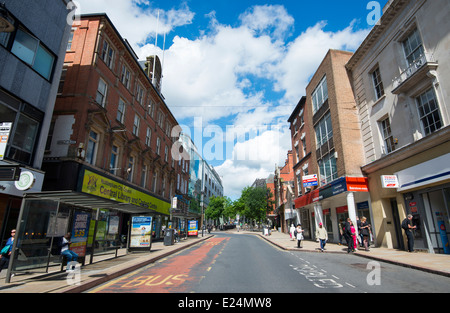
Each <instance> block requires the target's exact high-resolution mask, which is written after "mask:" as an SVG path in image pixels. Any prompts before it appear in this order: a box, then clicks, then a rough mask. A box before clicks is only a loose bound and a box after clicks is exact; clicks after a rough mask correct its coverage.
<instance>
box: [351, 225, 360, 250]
mask: <svg viewBox="0 0 450 313" xmlns="http://www.w3.org/2000/svg"><path fill="white" fill-rule="evenodd" d="M350 231H351V235H352V241H353V249H354V250H358V238H357V237H358V233H357V230H356V227H355V225H353V222H352V221H351V220H350Z"/></svg>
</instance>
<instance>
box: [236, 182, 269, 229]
mask: <svg viewBox="0 0 450 313" xmlns="http://www.w3.org/2000/svg"><path fill="white" fill-rule="evenodd" d="M270 198H271V196H270V189H267V188H261V187H246V188H244V190H242V194H241V197H240V198H239V199H238V200H237V201H236V203H235V204H234V205H235V206H236V208H237V210H238V212H239V213H240V214H241V215H244V216H245V217H247V218H249V219H253V220H257V221H260V222H261V221H264V220H265V219H266V216H267V212H268V209H270V203H269V202H268V199H270Z"/></svg>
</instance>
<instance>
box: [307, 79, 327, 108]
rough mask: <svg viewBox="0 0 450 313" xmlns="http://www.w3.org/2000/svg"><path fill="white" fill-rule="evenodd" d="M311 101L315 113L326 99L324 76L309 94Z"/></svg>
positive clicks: (325, 80)
mask: <svg viewBox="0 0 450 313" xmlns="http://www.w3.org/2000/svg"><path fill="white" fill-rule="evenodd" d="M311 97H312V103H313V113H316V112H317V111H318V110H319V109H320V107H321V106H322V105H323V104H324V103H325V101H326V100H327V99H328V85H327V77H326V76H325V77H324V78H323V79H322V80H321V81H320V83H319V85H318V86H317V88H316V89H315V90H314V92H313V93H312V95H311Z"/></svg>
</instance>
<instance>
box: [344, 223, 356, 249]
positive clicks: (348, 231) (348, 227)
mask: <svg viewBox="0 0 450 313" xmlns="http://www.w3.org/2000/svg"><path fill="white" fill-rule="evenodd" d="M351 225H353V222H352V220H351V219H350V218H347V222H346V223H345V226H344V236H345V240H346V241H347V253H350V252H355V245H354V241H353V238H352V230H351Z"/></svg>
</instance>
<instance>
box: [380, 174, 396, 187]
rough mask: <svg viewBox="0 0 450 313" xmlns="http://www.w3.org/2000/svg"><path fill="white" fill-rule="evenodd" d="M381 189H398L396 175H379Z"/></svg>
mask: <svg viewBox="0 0 450 313" xmlns="http://www.w3.org/2000/svg"><path fill="white" fill-rule="evenodd" d="M381 185H382V187H383V188H399V186H398V178H397V175H381Z"/></svg>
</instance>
